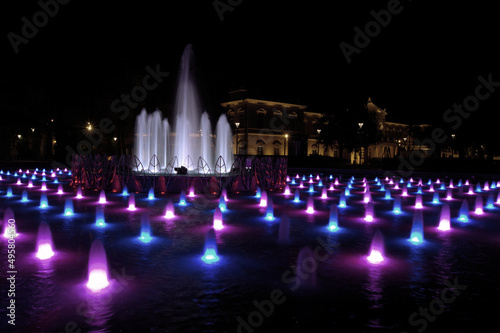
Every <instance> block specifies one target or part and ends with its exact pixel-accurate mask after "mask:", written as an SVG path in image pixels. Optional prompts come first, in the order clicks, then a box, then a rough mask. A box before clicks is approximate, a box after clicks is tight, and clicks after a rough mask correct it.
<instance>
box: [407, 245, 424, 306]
mask: <svg viewBox="0 0 500 333" xmlns="http://www.w3.org/2000/svg"><path fill="white" fill-rule="evenodd" d="M422 245H423V244H421V245H411V246H410V256H409V258H408V263H409V267H410V281H409V284H408V288H409V289H410V293H411V295H412V296H413V297H415V298H416V299H424V298H426V297H427V293H426V287H425V285H426V283H427V277H426V270H425V265H426V263H425V258H424V257H423V254H424V247H423V246H422Z"/></svg>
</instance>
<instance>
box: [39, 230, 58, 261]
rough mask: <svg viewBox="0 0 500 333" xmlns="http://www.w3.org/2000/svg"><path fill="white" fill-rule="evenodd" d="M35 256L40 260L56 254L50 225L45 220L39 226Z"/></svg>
mask: <svg viewBox="0 0 500 333" xmlns="http://www.w3.org/2000/svg"><path fill="white" fill-rule="evenodd" d="M35 256H36V257H37V258H38V259H40V260H46V259H49V258H52V257H53V256H54V251H53V248H52V234H51V232H50V227H49V225H48V224H47V223H44V222H42V223H40V226H39V227H38V237H37V241H36V254H35Z"/></svg>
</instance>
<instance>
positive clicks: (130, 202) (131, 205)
mask: <svg viewBox="0 0 500 333" xmlns="http://www.w3.org/2000/svg"><path fill="white" fill-rule="evenodd" d="M127 209H128V210H130V211H135V210H136V209H137V208H136V207H135V195H134V193H130V195H129V197H128V208H127Z"/></svg>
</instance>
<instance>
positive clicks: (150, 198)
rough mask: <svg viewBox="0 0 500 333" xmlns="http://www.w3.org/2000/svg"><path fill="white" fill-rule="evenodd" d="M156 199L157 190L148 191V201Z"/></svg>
mask: <svg viewBox="0 0 500 333" xmlns="http://www.w3.org/2000/svg"><path fill="white" fill-rule="evenodd" d="M154 199H155V190H154V188H152V187H151V188H150V189H149V191H148V200H154Z"/></svg>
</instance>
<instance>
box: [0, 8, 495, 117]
mask: <svg viewBox="0 0 500 333" xmlns="http://www.w3.org/2000/svg"><path fill="white" fill-rule="evenodd" d="M235 2H237V1H235ZM270 3H271V1H258V0H252V1H250V0H246V1H242V2H241V4H240V5H238V6H236V7H235V8H234V10H233V11H232V12H226V13H224V21H222V22H221V20H220V19H219V17H218V15H217V13H216V11H215V9H214V7H213V4H212V1H211V0H207V1H193V0H188V1H186V0H182V1H181V0H179V1H162V2H158V1H133V2H113V4H111V3H109V2H108V1H106V2H105V3H104V2H102V1H99V2H97V1H76V0H73V1H70V2H69V3H68V4H65V5H60V8H59V12H58V13H57V15H55V16H54V17H53V18H50V19H49V21H48V24H47V25H45V26H43V27H41V28H40V29H39V32H38V34H37V35H36V36H35V37H33V38H32V39H30V40H29V42H28V43H27V44H26V45H24V44H23V45H20V46H19V53H18V54H15V53H14V51H13V48H12V46H11V45H10V42H9V40H8V38H7V34H8V33H9V32H14V33H17V34H21V28H22V24H23V23H22V21H21V18H22V17H23V16H26V17H27V18H28V19H30V21H31V20H32V16H33V14H35V13H36V12H37V11H39V10H40V6H39V5H38V3H37V2H36V1H22V4H20V2H19V3H18V2H16V3H15V4H13V2H8V3H5V4H4V9H3V10H2V20H1V21H2V30H3V31H2V32H3V36H4V37H2V47H3V51H2V57H4V61H2V63H1V67H0V69H1V78H0V83H1V85H2V98H1V100H0V101H1V107H2V113H4V114H6V115H7V117H6V118H5V120H6V121H8V120H9V119H14V118H16V119H18V118H19V117H21V119H33V118H37V117H38V118H43V117H57V118H58V119H65V120H66V121H68V122H69V121H70V122H74V123H81V122H83V121H87V120H89V119H92V120H94V119H95V120H98V119H99V118H102V117H103V116H104V115H106V114H109V109H110V104H111V102H112V101H113V100H114V99H115V98H117V97H119V96H120V94H122V93H128V92H130V90H131V88H132V87H134V86H135V85H136V84H137V83H138V82H140V80H141V78H142V77H143V76H144V75H145V74H146V72H145V68H146V66H148V65H149V66H151V67H154V66H155V65H156V64H160V68H161V69H162V70H163V71H167V72H170V73H171V74H172V75H171V76H169V77H168V78H166V79H165V82H164V83H162V85H161V86H160V87H159V88H158V89H156V90H154V91H153V92H151V93H150V95H148V99H147V100H146V102H145V105H146V106H147V107H148V109H151V108H154V107H155V106H157V105H158V106H160V108H162V107H161V106H162V105H168V103H170V102H171V100H172V98H173V96H174V92H175V80H176V76H177V71H178V66H179V60H180V56H181V54H182V50H183V48H184V47H185V45H186V44H188V43H191V44H192V45H193V48H194V52H195V58H196V65H197V67H196V69H197V75H198V77H199V80H200V91H201V94H202V95H203V97H204V100H205V106H206V108H207V109H209V110H216V109H217V104H218V103H219V102H222V101H225V100H227V97H226V95H225V94H226V92H227V91H229V90H231V89H237V88H241V87H245V88H248V89H251V90H253V91H258V92H259V94H260V95H259V96H260V97H261V98H263V99H270V100H279V101H285V102H297V103H303V104H306V105H309V107H310V110H311V111H318V112H329V111H330V110H332V109H333V108H336V107H342V106H344V105H347V104H349V103H352V102H353V101H358V100H360V101H361V100H365V99H366V98H367V97H368V96H371V97H372V98H373V100H374V102H375V103H376V104H378V105H379V106H380V107H386V108H387V110H388V113H389V117H388V120H392V121H410V122H417V123H423V122H429V121H432V120H434V119H437V118H440V117H441V116H442V114H443V112H444V111H445V110H446V109H447V108H449V107H451V106H452V105H453V103H456V102H462V100H463V98H464V97H466V96H467V95H469V94H472V93H473V92H474V88H475V87H476V85H477V83H478V82H477V79H476V78H477V76H478V75H484V76H487V75H488V74H489V73H493V78H494V80H495V78H497V79H498V81H500V71H498V66H497V65H496V61H498V59H499V57H498V55H499V51H498V49H499V48H498V37H497V33H496V32H497V31H498V28H497V24H496V22H495V19H496V7H495V4H494V2H488V3H486V4H481V3H479V2H466V3H459V2H453V3H452V4H450V5H444V4H439V5H437V4H436V3H435V2H434V3H431V2H427V3H425V2H423V1H409V0H407V1H401V5H400V6H402V8H403V9H402V11H401V13H399V14H396V15H392V19H391V22H390V23H389V25H388V26H387V27H385V28H382V30H381V32H380V33H379V34H378V35H377V36H375V37H373V38H372V40H371V41H370V44H369V45H368V46H367V47H365V48H364V49H362V50H361V53H360V54H354V55H353V56H352V62H351V63H350V64H348V63H347V62H346V60H345V58H344V56H343V54H342V52H341V49H340V47H339V44H340V42H342V41H344V42H347V43H349V44H353V38H354V34H355V32H354V30H353V28H354V27H355V26H358V27H360V28H361V29H364V27H365V25H366V23H368V22H369V21H371V20H373V18H372V16H371V15H370V11H371V10H375V11H379V10H382V9H386V8H387V5H388V3H389V1H365V2H358V1H356V2H355V1H336V2H314V3H310V2H309V3H306V2H303V1H300V2H292V1H272V4H270ZM160 4H161V5H160ZM332 4H333V5H332ZM9 7H10V8H9ZM138 80H139V81H138ZM497 94H498V93H497ZM497 101H498V96H494V97H493V98H491V99H490V100H488V101H486V102H484V103H483V104H482V105H481V109H480V113H477V116H476V115H475V117H477V118H478V119H479V117H486V116H487V115H488V113H490V112H491V113H492V112H493V109H494V108H496V107H498V102H497ZM137 111H139V110H137ZM20 124H23V122H19V121H17V120H16V121H15V122H14V125H15V126H20Z"/></svg>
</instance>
